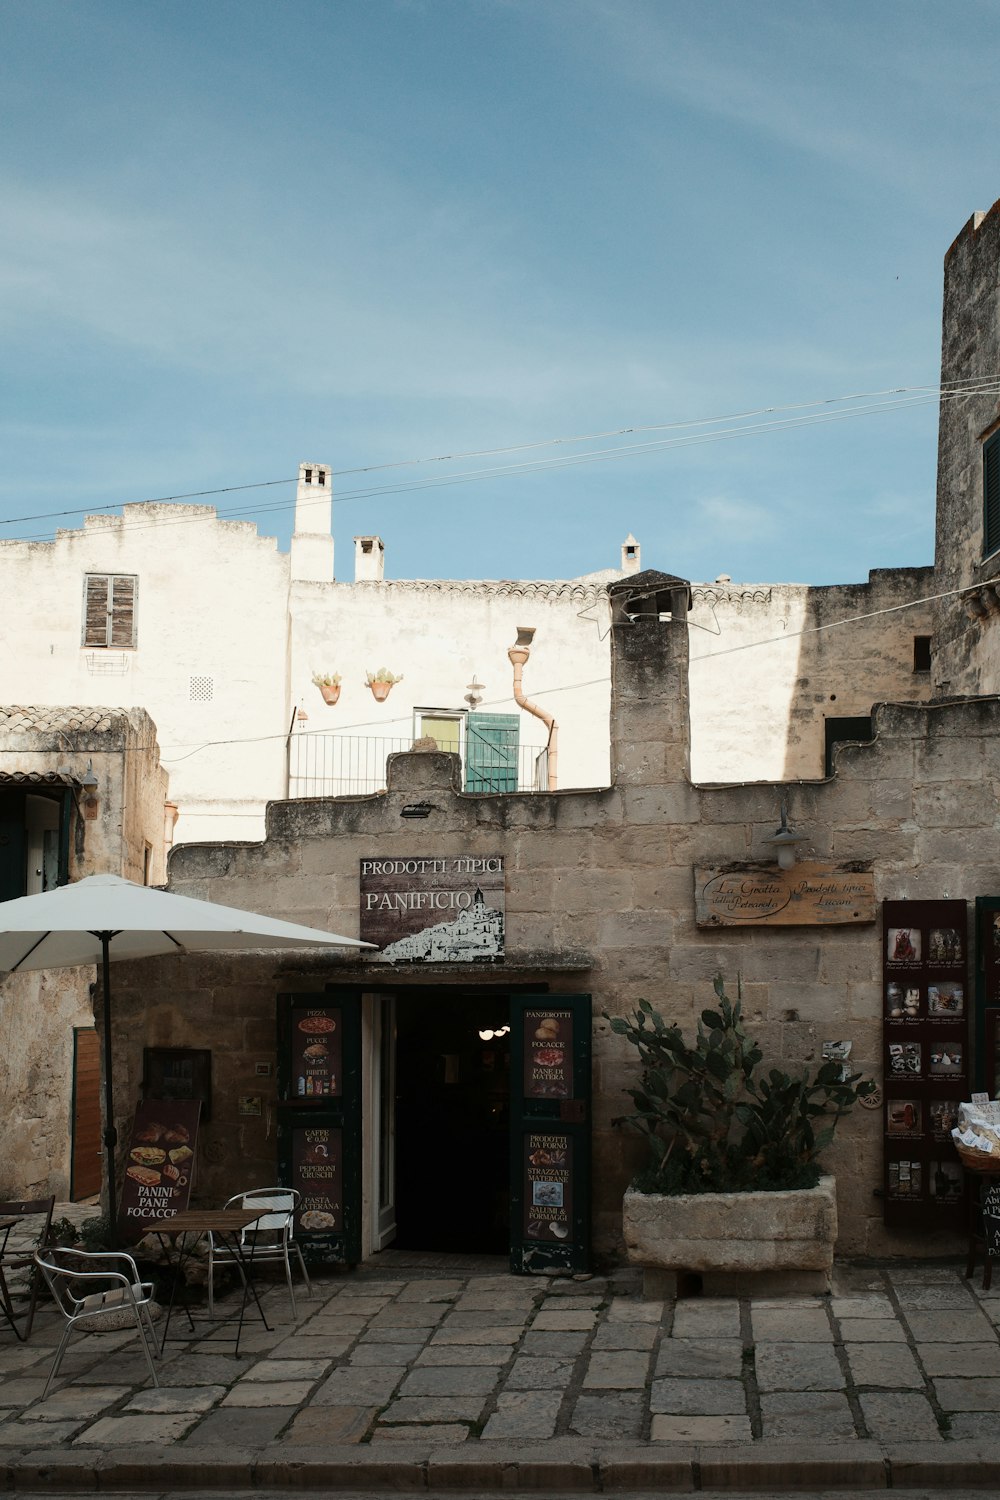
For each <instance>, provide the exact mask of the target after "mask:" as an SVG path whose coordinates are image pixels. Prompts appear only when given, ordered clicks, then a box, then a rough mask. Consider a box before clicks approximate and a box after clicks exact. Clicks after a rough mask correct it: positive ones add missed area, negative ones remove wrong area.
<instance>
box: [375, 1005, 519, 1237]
mask: <svg viewBox="0 0 1000 1500" xmlns="http://www.w3.org/2000/svg"><path fill="white" fill-rule="evenodd" d="M508 1009H509V1007H508V1001H507V997H506V995H469V994H455V992H454V991H450V992H449V991H448V990H442V991H439V992H437V993H429V992H428V991H426V990H424V991H422V992H421V993H420V994H419V995H407V994H406V992H405V991H397V993H396V996H395V1021H396V1049H395V1052H396V1056H395V1089H394V1098H395V1132H394V1136H395V1157H396V1160H395V1189H396V1191H395V1219H396V1235H395V1239H394V1240H393V1242H392V1243H393V1245H394V1247H395V1248H396V1249H400V1250H413V1251H438V1252H442V1253H447V1252H451V1253H453V1254H466V1255H504V1254H506V1253H507V1249H508V1245H509V1242H510V1031H509V1016H508Z"/></svg>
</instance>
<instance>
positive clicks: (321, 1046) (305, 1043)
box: [291, 1005, 344, 1103]
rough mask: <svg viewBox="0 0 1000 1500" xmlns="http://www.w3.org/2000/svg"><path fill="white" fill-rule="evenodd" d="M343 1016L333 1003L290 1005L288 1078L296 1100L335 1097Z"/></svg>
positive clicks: (338, 1086) (341, 1072) (339, 1080)
mask: <svg viewBox="0 0 1000 1500" xmlns="http://www.w3.org/2000/svg"><path fill="white" fill-rule="evenodd" d="M342 1023H343V1016H342V1014H341V1010H340V1007H339V1006H337V1005H315V1006H312V1005H310V1006H304V1005H296V1006H293V1007H292V1026H291V1036H292V1041H291V1053H292V1056H291V1080H292V1098H293V1099H295V1100H296V1101H297V1102H304V1103H308V1102H309V1101H310V1100H313V1099H316V1100H326V1101H327V1102H328V1103H329V1101H330V1100H331V1099H333V1098H337V1097H339V1095H340V1094H341V1093H342V1091H343V1086H344V1082H343V1080H344V1069H343V1038H344V1033H343V1024H342Z"/></svg>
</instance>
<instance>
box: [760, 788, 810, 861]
mask: <svg viewBox="0 0 1000 1500" xmlns="http://www.w3.org/2000/svg"><path fill="white" fill-rule="evenodd" d="M805 842H806V835H805V834H804V833H793V832H792V830H791V829H790V828H789V826H788V803H787V802H786V801H785V799H784V797H782V799H781V827H780V828H778V829H776V830H775V832H774V834H773V835H772V836H771V838H769V839H765V840H764V843H765V844H770V845H771V847H772V849H773V850H774V852H775V855H776V856H777V860H778V868H779V869H780V870H790V869H792V867H793V866H794V864H795V845H796V844H804V843H805Z"/></svg>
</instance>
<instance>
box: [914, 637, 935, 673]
mask: <svg viewBox="0 0 1000 1500" xmlns="http://www.w3.org/2000/svg"><path fill="white" fill-rule="evenodd" d="M930 669H931V638H930V636H929V635H915V636H914V637H913V670H914V672H929V671H930Z"/></svg>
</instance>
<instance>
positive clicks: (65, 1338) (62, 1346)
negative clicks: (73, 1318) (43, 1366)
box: [42, 1323, 73, 1401]
mask: <svg viewBox="0 0 1000 1500" xmlns="http://www.w3.org/2000/svg"><path fill="white" fill-rule="evenodd" d="M72 1332H73V1329H72V1328H71V1326H70V1325H69V1324H68V1323H67V1324H66V1327H65V1328H64V1329H63V1335H62V1338H61V1339H60V1340H59V1347H58V1348H57V1350H56V1357H55V1359H54V1360H53V1361H52V1368H51V1370H50V1371H49V1378H48V1380H47V1381H46V1382H45V1389H44V1391H43V1392H42V1400H43V1401H44V1400H45V1398H46V1396H47V1395H48V1394H49V1387H50V1386H51V1384H52V1382H53V1380H55V1378H56V1376H57V1375H58V1373H59V1366H60V1365H61V1364H62V1357H63V1355H64V1354H65V1353H66V1345H67V1344H68V1343H69V1336H70V1334H71V1333H72Z"/></svg>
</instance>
